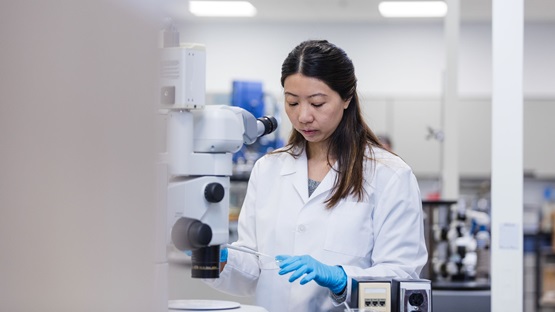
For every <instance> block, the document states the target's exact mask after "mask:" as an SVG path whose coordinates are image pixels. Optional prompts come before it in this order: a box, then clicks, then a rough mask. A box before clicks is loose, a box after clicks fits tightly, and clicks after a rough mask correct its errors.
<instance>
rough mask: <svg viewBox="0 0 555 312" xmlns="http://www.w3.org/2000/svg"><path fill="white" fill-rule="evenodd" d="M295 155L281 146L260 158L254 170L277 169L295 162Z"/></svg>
mask: <svg viewBox="0 0 555 312" xmlns="http://www.w3.org/2000/svg"><path fill="white" fill-rule="evenodd" d="M294 161H295V157H294V156H293V155H291V154H290V153H288V152H287V151H286V149H285V148H280V149H277V150H275V151H274V152H272V153H268V154H265V155H264V156H262V157H261V158H259V159H258V160H257V161H256V163H255V165H254V168H253V170H256V171H268V170H271V171H276V170H277V169H279V168H281V167H283V166H284V165H286V164H288V163H291V162H294Z"/></svg>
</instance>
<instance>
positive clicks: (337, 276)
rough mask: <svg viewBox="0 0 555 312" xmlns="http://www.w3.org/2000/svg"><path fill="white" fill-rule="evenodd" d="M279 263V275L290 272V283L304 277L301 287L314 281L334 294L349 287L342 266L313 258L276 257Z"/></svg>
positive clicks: (305, 256) (306, 256)
mask: <svg viewBox="0 0 555 312" xmlns="http://www.w3.org/2000/svg"><path fill="white" fill-rule="evenodd" d="M276 260H277V261H278V262H279V267H280V269H281V270H280V271H279V275H284V274H287V273H290V272H293V271H294V272H293V274H291V277H289V282H294V281H295V280H297V279H298V278H299V277H301V276H302V275H304V274H306V276H305V277H303V278H302V279H301V285H304V284H306V283H308V282H310V281H312V280H314V281H315V282H316V283H317V284H318V285H320V286H323V287H327V288H329V289H330V290H331V291H332V292H333V293H334V294H339V293H341V292H342V291H343V289H345V287H346V286H347V274H346V273H345V271H344V270H343V268H342V267H340V266H331V265H326V264H323V263H322V262H320V261H318V260H316V259H314V258H312V257H311V256H308V255H304V256H286V255H279V256H276Z"/></svg>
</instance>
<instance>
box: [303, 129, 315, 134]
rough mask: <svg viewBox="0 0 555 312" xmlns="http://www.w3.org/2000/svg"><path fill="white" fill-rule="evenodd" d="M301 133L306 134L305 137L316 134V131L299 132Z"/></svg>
mask: <svg viewBox="0 0 555 312" xmlns="http://www.w3.org/2000/svg"><path fill="white" fill-rule="evenodd" d="M301 132H302V133H303V134H306V135H312V134H314V133H316V132H317V131H316V130H301Z"/></svg>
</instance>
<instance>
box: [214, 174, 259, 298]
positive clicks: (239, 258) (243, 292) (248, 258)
mask: <svg viewBox="0 0 555 312" xmlns="http://www.w3.org/2000/svg"><path fill="white" fill-rule="evenodd" d="M256 167H257V166H256V165H255V167H254V168H253V170H252V172H251V177H250V179H249V183H248V187H247V193H246V196H245V200H244V202H243V206H242V208H241V213H240V215H239V224H238V236H239V239H238V240H237V242H234V243H233V245H238V246H243V247H247V248H250V249H252V250H258V246H257V243H256V224H255V217H256V210H255V207H256V196H255V194H256V185H257V182H256V180H257V172H258V170H257V169H256ZM228 250H229V253H228V259H227V264H226V265H225V268H224V270H223V271H222V272H221V273H220V277H219V278H218V279H206V280H204V281H205V283H207V284H208V285H210V286H211V287H213V288H215V289H217V290H219V291H221V292H224V293H227V294H230V295H235V296H252V295H254V293H255V290H256V285H257V282H258V277H259V275H260V264H259V260H258V258H257V257H256V256H254V255H251V254H247V253H243V252H239V251H236V250H232V249H228Z"/></svg>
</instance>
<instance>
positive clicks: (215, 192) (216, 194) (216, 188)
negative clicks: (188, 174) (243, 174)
mask: <svg viewBox="0 0 555 312" xmlns="http://www.w3.org/2000/svg"><path fill="white" fill-rule="evenodd" d="M224 195H225V190H224V187H223V186H222V185H221V184H220V183H217V182H213V183H209V184H208V185H207V186H206V187H205V188H204V198H206V200H207V201H208V202H209V203H219V202H220V201H221V200H222V199H224Z"/></svg>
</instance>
